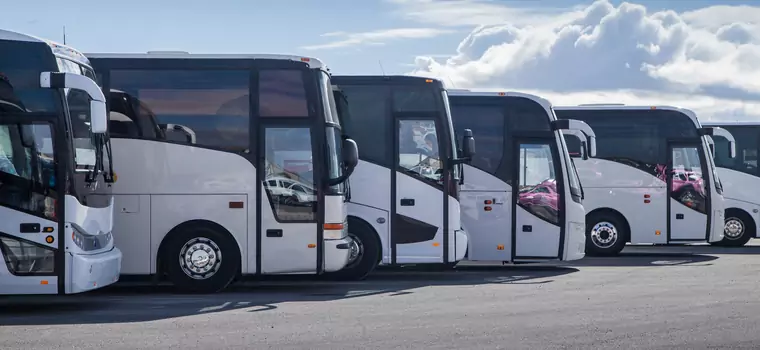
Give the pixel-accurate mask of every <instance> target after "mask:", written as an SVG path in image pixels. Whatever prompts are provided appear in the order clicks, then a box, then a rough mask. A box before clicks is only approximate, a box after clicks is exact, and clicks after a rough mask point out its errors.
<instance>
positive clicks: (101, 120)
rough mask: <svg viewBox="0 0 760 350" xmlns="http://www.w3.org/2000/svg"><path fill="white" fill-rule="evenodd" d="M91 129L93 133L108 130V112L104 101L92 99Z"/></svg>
mask: <svg viewBox="0 0 760 350" xmlns="http://www.w3.org/2000/svg"><path fill="white" fill-rule="evenodd" d="M90 130H91V131H92V133H93V134H105V133H106V131H108V112H107V111H106V104H105V102H102V101H95V100H92V101H90Z"/></svg>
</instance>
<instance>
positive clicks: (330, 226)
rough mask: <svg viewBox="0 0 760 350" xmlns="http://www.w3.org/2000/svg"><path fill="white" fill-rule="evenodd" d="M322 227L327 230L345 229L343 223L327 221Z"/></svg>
mask: <svg viewBox="0 0 760 350" xmlns="http://www.w3.org/2000/svg"><path fill="white" fill-rule="evenodd" d="M322 227H323V228H324V229H325V230H342V229H343V224H327V223H326V224H324V225H322Z"/></svg>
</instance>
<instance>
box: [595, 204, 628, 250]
mask: <svg viewBox="0 0 760 350" xmlns="http://www.w3.org/2000/svg"><path fill="white" fill-rule="evenodd" d="M627 237H628V232H627V231H626V227H625V226H624V224H623V222H622V221H621V220H620V219H619V218H618V217H617V216H616V215H612V214H607V213H596V214H592V215H589V216H588V217H587V218H586V254H588V255H590V256H611V255H617V254H619V253H620V251H622V250H623V248H625V243H626V240H627Z"/></svg>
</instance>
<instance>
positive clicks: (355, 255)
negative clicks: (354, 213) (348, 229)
mask: <svg viewBox="0 0 760 350" xmlns="http://www.w3.org/2000/svg"><path fill="white" fill-rule="evenodd" d="M349 237H351V244H350V245H349V248H348V249H349V253H348V264H346V266H349V265H353V264H354V263H356V262H357V261H358V260H360V258H361V256H362V254H363V253H364V245H362V243H361V241H360V240H359V239H358V238H356V236H354V235H352V234H350V233H349Z"/></svg>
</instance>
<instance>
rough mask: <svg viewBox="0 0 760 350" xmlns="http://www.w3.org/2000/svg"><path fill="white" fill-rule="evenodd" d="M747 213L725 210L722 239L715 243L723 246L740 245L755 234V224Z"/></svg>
mask: <svg viewBox="0 0 760 350" xmlns="http://www.w3.org/2000/svg"><path fill="white" fill-rule="evenodd" d="M747 216H748V215H747V214H745V213H744V212H740V211H737V210H728V211H726V221H725V224H724V226H723V240H721V241H720V242H718V244H717V245H719V246H724V247H741V246H744V245H745V244H747V242H749V240H750V239H752V237H753V236H754V235H755V230H754V228H755V225H754V223H753V222H751V221H750V220H749V219H747Z"/></svg>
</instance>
